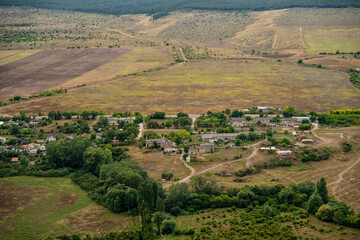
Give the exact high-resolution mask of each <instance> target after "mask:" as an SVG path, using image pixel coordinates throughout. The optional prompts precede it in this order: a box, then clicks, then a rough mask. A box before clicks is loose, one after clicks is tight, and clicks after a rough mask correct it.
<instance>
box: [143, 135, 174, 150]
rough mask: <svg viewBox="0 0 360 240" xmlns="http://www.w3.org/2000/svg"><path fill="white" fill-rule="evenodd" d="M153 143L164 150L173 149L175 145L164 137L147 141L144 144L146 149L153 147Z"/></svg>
mask: <svg viewBox="0 0 360 240" xmlns="http://www.w3.org/2000/svg"><path fill="white" fill-rule="evenodd" d="M154 142H156V143H157V144H158V145H159V146H160V147H162V148H164V149H166V148H175V147H176V144H175V143H174V142H172V141H170V140H169V139H167V138H166V137H162V138H157V139H148V140H146V142H145V146H146V147H151V146H153V145H154Z"/></svg>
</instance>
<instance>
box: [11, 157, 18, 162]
mask: <svg viewBox="0 0 360 240" xmlns="http://www.w3.org/2000/svg"><path fill="white" fill-rule="evenodd" d="M18 162H19V158H17V157H13V158H11V163H18Z"/></svg>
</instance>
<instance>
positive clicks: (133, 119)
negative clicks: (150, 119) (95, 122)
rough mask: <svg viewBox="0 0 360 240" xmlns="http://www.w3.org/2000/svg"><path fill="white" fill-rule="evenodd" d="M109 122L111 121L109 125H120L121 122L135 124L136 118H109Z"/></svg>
mask: <svg viewBox="0 0 360 240" xmlns="http://www.w3.org/2000/svg"><path fill="white" fill-rule="evenodd" d="M108 121H109V125H119V123H121V122H126V123H128V122H129V123H133V122H134V121H135V118H133V117H128V118H108Z"/></svg>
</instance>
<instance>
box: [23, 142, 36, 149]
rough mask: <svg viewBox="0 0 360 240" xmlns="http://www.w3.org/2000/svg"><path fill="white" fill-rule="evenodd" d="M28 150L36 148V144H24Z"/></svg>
mask: <svg viewBox="0 0 360 240" xmlns="http://www.w3.org/2000/svg"><path fill="white" fill-rule="evenodd" d="M22 147H23V148H24V149H25V150H26V151H30V150H32V149H34V148H35V146H34V144H31V143H30V144H28V145H24V146H22Z"/></svg>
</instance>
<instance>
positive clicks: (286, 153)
mask: <svg viewBox="0 0 360 240" xmlns="http://www.w3.org/2000/svg"><path fill="white" fill-rule="evenodd" d="M276 154H277V155H280V156H286V155H291V154H292V151H290V150H279V151H276Z"/></svg>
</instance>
